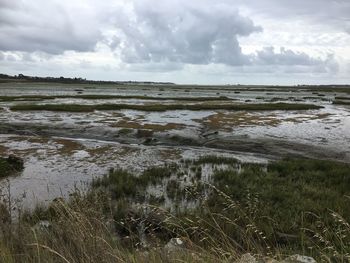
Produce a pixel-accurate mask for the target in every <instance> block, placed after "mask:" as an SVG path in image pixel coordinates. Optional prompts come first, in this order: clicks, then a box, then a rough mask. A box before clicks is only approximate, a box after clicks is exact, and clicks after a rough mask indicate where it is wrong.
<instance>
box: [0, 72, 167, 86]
mask: <svg viewBox="0 0 350 263" xmlns="http://www.w3.org/2000/svg"><path fill="white" fill-rule="evenodd" d="M11 80H18V81H26V82H55V83H66V84H118V85H128V84H157V85H174V83H171V82H152V81H103V80H87V79H84V78H65V77H37V76H26V75H23V74H18V75H15V76H11V75H7V74H0V81H2V82H3V81H11Z"/></svg>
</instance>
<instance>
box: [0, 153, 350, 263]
mask: <svg viewBox="0 0 350 263" xmlns="http://www.w3.org/2000/svg"><path fill="white" fill-rule="evenodd" d="M197 161H198V160H197ZM207 162H209V163H210V162H212V163H216V164H225V163H229V159H225V158H223V159H221V162H220V157H218V158H214V157H207V160H206V161H205V159H204V157H203V158H202V159H201V161H200V162H198V165H200V164H202V163H207ZM182 163H183V165H185V164H186V161H183V162H182ZM188 163H189V164H191V165H195V160H194V161H191V162H188ZM236 163H237V160H235V159H233V160H231V164H236ZM176 168H177V166H164V167H155V168H151V169H148V170H147V171H145V172H144V173H142V174H140V175H136V174H133V173H130V172H128V171H124V170H115V171H111V172H110V174H109V175H107V176H105V177H104V178H101V179H96V180H95V181H94V183H93V186H92V189H91V191H90V192H89V193H87V194H85V195H81V194H79V193H76V194H75V195H73V196H71V200H70V201H69V202H67V203H66V202H64V201H63V200H60V199H58V200H57V201H55V202H53V203H52V204H51V205H50V206H49V207H48V208H46V209H45V208H42V207H38V208H37V209H36V210H35V211H34V212H28V213H27V212H26V213H22V214H21V218H20V220H19V221H18V223H13V224H11V225H10V226H9V225H8V224H5V223H2V224H0V226H1V227H0V229H1V231H2V232H0V233H2V234H0V259H1V260H3V262H39V261H40V262H174V261H177V262H232V261H233V260H234V259H236V258H238V257H239V256H240V255H241V254H242V253H246V252H250V253H253V254H257V255H260V256H261V257H264V256H269V257H274V258H277V259H278V258H283V257H285V255H289V254H295V253H300V254H304V255H309V256H313V257H314V258H316V259H317V260H318V261H320V262H349V260H350V226H349V218H350V211H349V204H350V198H349V196H350V193H349V189H350V174H349V172H350V167H349V165H348V164H343V163H338V162H331V161H323V160H322V161H321V160H309V159H286V160H282V161H277V162H272V163H270V164H268V165H267V166H266V165H258V164H241V169H240V171H235V170H217V171H216V172H215V174H214V176H213V178H212V181H211V182H210V183H204V182H202V181H200V179H199V178H198V180H195V182H194V184H193V187H188V188H187V191H191V192H193V193H194V194H195V193H197V195H195V196H196V199H195V200H198V201H200V206H197V207H194V208H193V209H190V210H181V209H180V210H175V211H169V210H168V209H165V208H163V207H162V206H161V205H159V200H157V199H158V198H159V197H157V198H149V200H150V202H149V203H145V198H139V196H145V195H146V194H147V193H146V190H147V186H148V185H152V184H161V183H162V182H163V180H164V179H166V178H170V176H171V175H172V174H177V173H178V171H177V169H176ZM197 171H199V169H197ZM194 178H196V176H194ZM167 182H169V181H167ZM170 182H171V181H170ZM168 185H169V186H168V187H167V188H169V189H168V192H171V193H173V194H174V198H173V201H174V202H175V201H176V200H177V196H178V195H183V194H184V191H183V190H180V189H179V188H180V186H179V184H178V182H177V181H176V180H175V181H174V182H171V183H168ZM203 191H208V193H209V195H207V196H206V198H202V196H203V195H202V194H201V193H202V192H203ZM135 197H136V198H135ZM175 197H176V198H175ZM199 199H200V200H199ZM40 220H48V221H49V222H50V227H48V228H40V227H39V228H38V224H37V223H38V222H40ZM173 237H181V239H182V240H184V242H185V248H184V249H182V250H181V251H178V252H177V253H174V254H171V253H170V254H169V253H168V252H165V251H164V250H163V249H162V247H163V246H164V244H165V243H167V242H168V240H169V239H170V238H173Z"/></svg>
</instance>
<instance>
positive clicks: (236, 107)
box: [10, 103, 322, 112]
mask: <svg viewBox="0 0 350 263" xmlns="http://www.w3.org/2000/svg"><path fill="white" fill-rule="evenodd" d="M320 108H322V106H317V105H313V104H299V103H298V104H293V103H264V104H205V103H202V104H170V105H164V104H153V105H133V104H101V105H81V104H44V105H16V106H12V107H11V108H10V109H11V110H13V111H66V112H92V111H95V110H101V111H103V110H139V111H156V112H157V111H158V112H162V111H168V110H192V111H200V110H232V111H240V110H246V111H273V110H312V109H320Z"/></svg>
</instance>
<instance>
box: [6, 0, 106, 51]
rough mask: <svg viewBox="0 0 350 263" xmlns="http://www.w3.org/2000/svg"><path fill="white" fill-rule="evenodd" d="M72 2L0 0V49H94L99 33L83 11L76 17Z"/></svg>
mask: <svg viewBox="0 0 350 263" xmlns="http://www.w3.org/2000/svg"><path fill="white" fill-rule="evenodd" d="M71 11H77V12H78V11H79V10H74V9H70V6H69V4H68V5H66V6H63V5H62V4H60V3H59V2H56V1H41V0H39V1H28V0H24V1H9V0H0V39H1V41H0V50H2V51H26V52H34V51H43V52H47V53H52V54H59V53H62V52H64V51H66V50H75V51H89V50H93V49H94V47H95V45H96V43H97V41H98V40H99V32H98V31H97V30H96V29H95V28H88V27H86V28H85V26H88V24H89V23H87V24H84V23H85V22H86V21H79V19H84V10H81V11H82V15H79V12H78V13H77V14H76V16H72V12H71Z"/></svg>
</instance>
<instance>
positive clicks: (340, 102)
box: [333, 100, 350, 105]
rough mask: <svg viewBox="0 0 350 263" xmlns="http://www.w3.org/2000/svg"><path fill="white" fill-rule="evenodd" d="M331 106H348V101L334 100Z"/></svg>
mask: <svg viewBox="0 0 350 263" xmlns="http://www.w3.org/2000/svg"><path fill="white" fill-rule="evenodd" d="M333 104H338V105H350V101H344V100H334V101H333Z"/></svg>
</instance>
